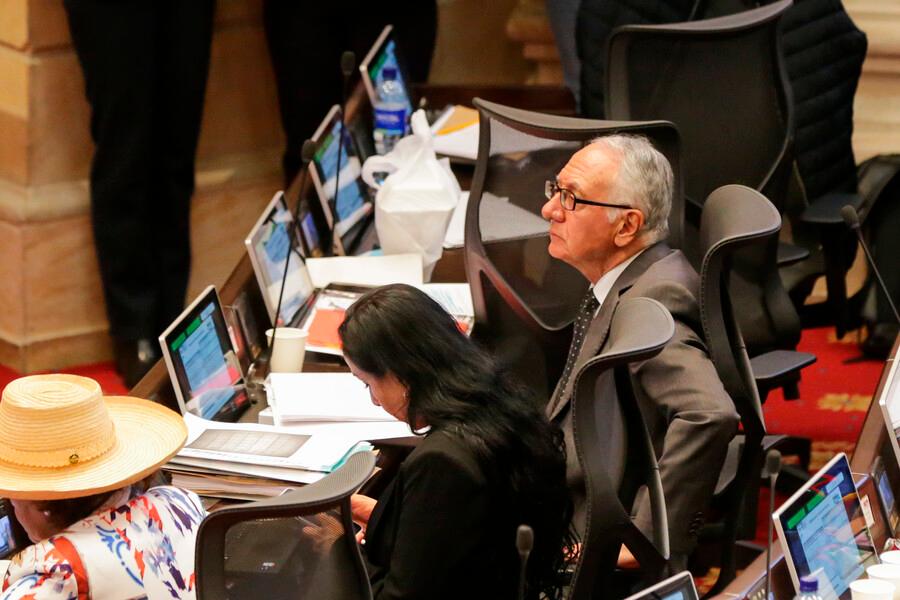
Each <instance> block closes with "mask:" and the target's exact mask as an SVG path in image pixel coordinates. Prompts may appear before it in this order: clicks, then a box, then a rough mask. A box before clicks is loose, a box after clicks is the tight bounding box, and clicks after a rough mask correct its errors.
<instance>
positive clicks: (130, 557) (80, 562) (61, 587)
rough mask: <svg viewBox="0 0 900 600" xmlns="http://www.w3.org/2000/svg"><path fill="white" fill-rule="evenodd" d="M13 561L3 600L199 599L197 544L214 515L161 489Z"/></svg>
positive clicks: (177, 492) (185, 496) (186, 495)
mask: <svg viewBox="0 0 900 600" xmlns="http://www.w3.org/2000/svg"><path fill="white" fill-rule="evenodd" d="M123 492H125V493H124V495H123V496H122V497H119V498H116V499H117V500H118V502H114V503H113V504H112V505H113V506H116V508H103V509H101V510H99V511H97V512H96V513H94V514H93V515H91V516H89V517H87V518H85V519H82V520H81V521H78V522H77V523H75V524H74V525H72V526H71V527H69V528H68V529H66V530H65V531H63V532H62V533H60V534H59V535H55V536H53V537H51V538H48V539H46V540H43V541H41V542H38V543H37V544H34V545H32V546H29V547H27V548H25V549H24V550H23V551H22V552H20V553H19V554H17V555H16V556H15V557H13V558H12V563H11V564H10V566H9V570H8V571H7V572H6V577H5V578H4V580H3V591H2V592H0V600H14V599H15V600H45V599H53V600H70V599H71V600H76V599H77V600H81V599H85V600H87V599H88V598H92V599H93V600H126V599H127V600H130V599H137V598H148V599H150V600H157V599H168V598H187V599H193V598H195V587H196V586H195V578H194V540H195V538H196V535H197V529H198V528H199V526H200V521H201V520H203V517H204V515H205V514H206V511H204V509H203V507H202V505H201V504H200V499H199V498H198V497H197V496H196V495H195V494H194V493H192V492H188V491H186V490H182V489H179V488H175V487H170V486H160V487H154V488H151V489H149V490H147V491H146V492H145V493H143V494H141V495H139V496H135V497H133V498H130V499H129V498H128V495H129V492H128V490H123Z"/></svg>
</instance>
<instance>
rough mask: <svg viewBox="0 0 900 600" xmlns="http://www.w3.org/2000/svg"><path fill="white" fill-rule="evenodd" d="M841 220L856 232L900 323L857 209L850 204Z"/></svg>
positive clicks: (844, 209)
mask: <svg viewBox="0 0 900 600" xmlns="http://www.w3.org/2000/svg"><path fill="white" fill-rule="evenodd" d="M841 218H842V219H844V223H846V224H847V227H849V228H850V229H852V230H853V231H855V232H856V237H857V239H859V245H860V246H862V249H863V252H865V254H866V260H867V261H868V262H869V266H870V267H872V271H873V272H874V273H875V278H876V279H877V280H878V285H879V286H880V287H881V291H882V293H883V294H884V297H885V298H887V301H888V305H889V306H890V307H891V311H892V312H893V313H894V318H895V319H897V323H900V313H898V312H897V307H896V306H894V301H893V300H891V294H890V292H889V291H888V286H887V285H885V283H884V279H882V278H881V273H879V271H878V267H877V266H876V265H875V259H874V258H872V253H871V252H870V251H869V246H868V244H866V240H865V239H864V238H863V234H862V231H861V230H860V228H859V214H857V212H856V209H855V208H853V207H852V206H850V205H849V204H848V205H846V206H844V208H842V209H841Z"/></svg>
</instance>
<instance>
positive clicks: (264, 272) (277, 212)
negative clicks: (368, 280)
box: [244, 194, 370, 356]
mask: <svg viewBox="0 0 900 600" xmlns="http://www.w3.org/2000/svg"><path fill="white" fill-rule="evenodd" d="M301 227H302V225H301ZM293 229H294V216H293V215H292V214H291V212H290V211H289V210H288V209H287V206H286V205H285V203H284V197H283V195H280V194H276V195H275V197H274V198H272V201H271V202H270V203H269V205H268V206H267V207H266V208H265V210H264V211H263V213H262V215H260V217H259V219H258V220H257V222H256V224H255V225H254V226H253V229H251V230H250V233H249V234H248V235H247V238H246V239H245V240H244V245H245V246H246V248H247V254H249V255H250V264H251V265H253V272H254V273H255V274H256V281H257V283H258V284H259V289H260V291H261V292H262V297H263V302H264V303H265V305H266V310H267V312H268V313H269V318H270V319H271V321H272V323H276V322H277V323H278V326H279V327H298V328H300V329H306V330H307V331H308V333H309V337H308V338H307V341H306V349H307V350H309V351H312V352H320V353H324V354H333V355H338V356H339V355H341V349H340V340H339V339H338V337H337V326H338V325H340V323H341V321H343V318H344V311H345V310H346V309H347V308H349V307H350V305H351V304H353V302H355V301H356V299H357V298H359V296H360V295H362V294H363V293H365V292H366V291H367V290H369V289H370V288H369V287H367V286H358V285H345V284H341V283H331V284H329V285H327V286H326V287H324V288H322V289H317V288H315V286H314V285H313V282H312V278H311V277H310V273H309V269H308V268H307V266H306V262H305V259H304V257H303V252H302V250H301V249H300V248H299V247H298V246H297V243H298V242H297V238H296V236H292V235H290V234H289V233H288V232H290V231H292V230H293ZM289 240H290V245H289ZM289 247H290V252H291V253H292V254H291V260H290V261H289V262H288V265H287V266H288V272H287V279H286V280H285V284H284V293H281V281H282V278H283V277H284V268H285V261H286V260H287V256H288V248H289ZM279 294H281V310H280V311H279V314H278V316H277V318H276V315H275V311H276V309H277V307H278V296H279Z"/></svg>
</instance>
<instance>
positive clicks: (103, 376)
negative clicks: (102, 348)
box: [0, 363, 128, 396]
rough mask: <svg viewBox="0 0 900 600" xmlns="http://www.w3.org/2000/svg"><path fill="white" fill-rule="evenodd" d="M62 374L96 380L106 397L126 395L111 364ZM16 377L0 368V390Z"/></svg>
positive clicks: (101, 364)
mask: <svg viewBox="0 0 900 600" xmlns="http://www.w3.org/2000/svg"><path fill="white" fill-rule="evenodd" d="M60 372H62V373H71V374H73V375H83V376H85V377H90V378H92V379H95V380H97V383H99V384H100V388H101V389H102V390H103V393H104V394H106V395H108V396H115V395H122V394H127V393H128V388H126V387H125V383H124V382H123V381H122V378H121V377H119V374H118V373H116V370H115V369H114V368H113V364H112V363H97V364H93V365H83V366H80V367H71V368H69V369H64V370H62V371H60ZM16 377H18V374H17V373H16V372H15V371H13V370H12V369H7V368H6V367H4V366H0V388H4V387H6V384H7V383H9V382H10V381H12V380H13V379H15V378H16Z"/></svg>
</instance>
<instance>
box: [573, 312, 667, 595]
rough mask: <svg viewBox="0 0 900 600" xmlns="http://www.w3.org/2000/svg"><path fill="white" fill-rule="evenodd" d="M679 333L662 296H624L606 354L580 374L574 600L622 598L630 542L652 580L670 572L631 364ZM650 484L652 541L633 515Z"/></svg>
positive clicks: (652, 459) (658, 490)
mask: <svg viewBox="0 0 900 600" xmlns="http://www.w3.org/2000/svg"><path fill="white" fill-rule="evenodd" d="M674 332H675V324H674V322H673V320H672V315H670V314H669V311H668V310H666V309H665V307H664V306H663V305H662V304H660V303H659V302H657V301H656V300H651V299H650V298H632V299H629V300H623V301H622V302H621V303H620V304H619V306H618V307H617V309H616V312H615V315H614V316H613V319H612V322H611V324H610V331H609V337H608V339H607V342H606V345H605V351H604V352H603V353H602V354H600V355H599V356H597V357H595V358H593V359H591V360H590V361H588V362H587V363H586V364H585V365H584V366H583V367H582V368H581V370H580V371H579V372H578V374H577V376H576V377H577V379H576V382H575V395H574V407H573V411H574V413H573V414H574V418H573V422H572V423H573V434H574V439H575V448H576V451H577V453H578V462H579V464H580V465H581V468H582V470H583V472H584V476H585V488H586V492H587V496H586V505H587V519H586V524H585V532H584V538H583V540H582V549H581V554H580V556H579V560H578V565H577V568H576V571H575V577H574V580H573V582H572V588H571V592H570V595H569V599H570V600H587V599H589V598H611V597H614V594H615V593H614V592H612V590H613V589H614V587H615V584H614V583H613V578H614V575H615V570H616V561H617V559H618V557H619V549H620V548H621V546H622V544H625V546H627V547H628V549H629V550H631V552H632V554H634V556H635V558H637V560H638V562H639V563H640V565H641V567H640V577H641V579H642V580H643V581H644V582H645V583H647V584H650V583H655V582H656V581H659V580H660V579H662V578H663V577H664V576H665V568H666V561H667V560H668V558H669V524H668V521H667V519H666V502H665V498H664V497H663V488H662V481H661V479H660V475H659V467H658V466H657V463H656V454H655V453H654V450H653V443H652V441H651V440H650V435H649V434H648V433H647V428H646V426H645V424H644V419H643V417H642V415H641V411H640V408H639V407H638V404H637V400H636V399H635V397H634V391H633V389H632V386H631V377H630V375H629V372H628V365H629V364H631V363H635V362H640V361H644V360H647V359H649V358H652V357H654V356H656V355H657V354H659V353H660V352H661V351H662V349H663V347H665V345H666V344H667V343H668V342H669V340H671V339H672V335H673V333H674ZM642 486H647V489H648V493H649V497H650V502H651V507H652V517H653V539H652V540H651V539H647V537H646V536H645V535H644V533H642V532H641V531H640V530H639V529H638V528H637V526H636V525H635V524H634V522H633V521H632V518H631V509H632V505H633V504H634V500H635V496H636V495H637V492H638V490H639V489H640V488H641V487H642ZM623 595H627V594H623Z"/></svg>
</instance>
